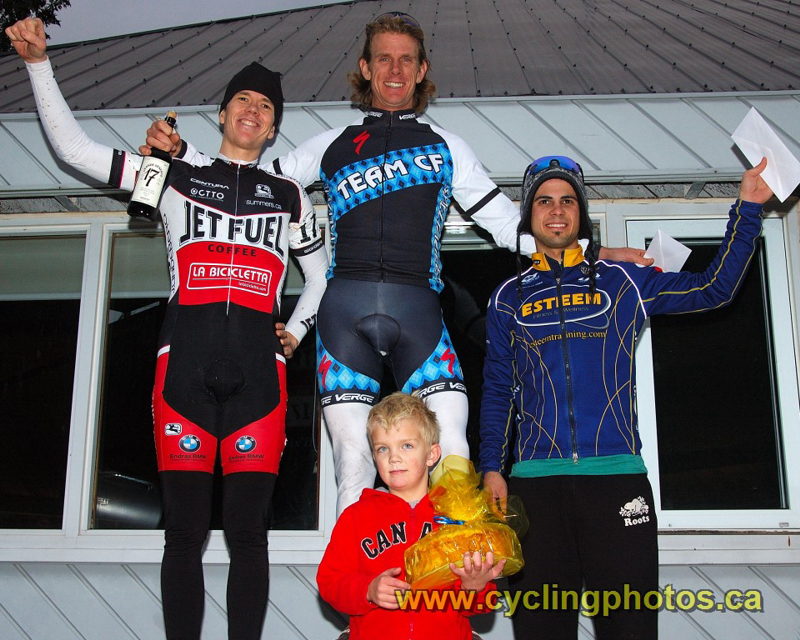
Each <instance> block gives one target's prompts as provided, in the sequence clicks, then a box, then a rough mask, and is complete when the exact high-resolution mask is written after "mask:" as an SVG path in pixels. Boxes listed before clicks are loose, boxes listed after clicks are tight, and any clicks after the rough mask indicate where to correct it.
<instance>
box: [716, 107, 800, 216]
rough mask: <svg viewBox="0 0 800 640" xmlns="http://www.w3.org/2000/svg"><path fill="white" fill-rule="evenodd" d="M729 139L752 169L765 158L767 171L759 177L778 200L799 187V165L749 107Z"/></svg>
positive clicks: (763, 121)
mask: <svg viewBox="0 0 800 640" xmlns="http://www.w3.org/2000/svg"><path fill="white" fill-rule="evenodd" d="M731 138H732V139H733V141H734V142H735V143H736V146H737V147H739V149H741V151H742V153H743V154H744V155H745V157H746V158H747V159H748V160H749V161H750V163H751V164H752V165H753V166H755V165H757V164H758V163H759V162H761V158H764V157H766V159H767V168H766V169H764V173H762V174H761V177H762V178H764V182H766V183H767V185H768V186H769V188H770V189H772V192H773V193H774V194H775V196H776V197H777V198H778V200H780V201H781V202H783V201H784V200H786V198H788V197H789V196H790V195H792V191H794V188H795V187H796V186H797V185H798V184H800V162H798V160H797V158H795V157H794V156H793V155H792V152H791V151H789V149H787V148H786V145H785V144H783V142H782V141H781V139H780V138H779V137H778V136H777V134H776V133H775V132H774V131H773V130H772V128H771V127H770V126H769V125H768V124H767V123H766V121H765V120H764V118H762V117H761V114H760V113H759V112H758V111H756V110H755V109H754V108H752V107H751V108H750V111H748V112H747V115H746V116H745V117H744V120H742V121H741V123H739V126H738V127H736V131H734V132H733V134H732V135H731Z"/></svg>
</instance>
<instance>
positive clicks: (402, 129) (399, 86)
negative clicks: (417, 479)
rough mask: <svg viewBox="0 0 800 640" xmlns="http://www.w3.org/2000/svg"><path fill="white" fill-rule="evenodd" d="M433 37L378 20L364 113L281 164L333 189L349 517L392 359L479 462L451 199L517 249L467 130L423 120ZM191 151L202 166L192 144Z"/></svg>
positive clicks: (328, 374) (400, 378)
mask: <svg viewBox="0 0 800 640" xmlns="http://www.w3.org/2000/svg"><path fill="white" fill-rule="evenodd" d="M423 38H424V34H423V32H422V29H421V28H420V26H419V24H418V23H417V21H416V20H414V19H413V18H412V17H411V16H409V15H407V14H403V13H392V14H385V15H382V16H379V17H378V18H376V19H375V20H374V21H373V22H371V23H369V24H368V25H367V28H366V38H365V42H364V48H363V51H362V54H361V58H360V60H359V68H358V70H357V71H356V72H354V73H352V74H350V80H351V83H352V84H353V86H354V88H355V92H354V94H353V97H352V98H353V101H354V102H355V103H356V104H358V105H360V107H361V108H362V110H363V111H365V117H364V118H363V120H359V121H358V122H357V123H355V124H353V125H351V126H349V127H340V128H337V129H333V130H330V131H327V132H325V133H322V134H320V135H318V136H315V137H314V138H311V139H310V140H308V141H307V142H305V143H303V144H301V145H299V146H298V147H297V148H296V149H295V150H294V151H292V152H291V153H289V154H288V155H287V156H285V157H283V158H280V159H279V160H276V161H275V162H274V163H273V166H272V170H273V171H275V172H276V173H279V174H283V175H288V176H292V177H293V178H294V179H295V180H297V181H299V182H300V183H301V184H303V185H309V184H311V183H313V182H315V181H318V180H321V181H322V183H323V185H324V187H325V193H326V196H327V202H328V213H329V220H330V228H331V242H332V255H331V259H332V260H331V267H330V270H329V272H328V278H329V281H328V289H327V291H326V293H325V296H324V297H323V300H322V303H321V304H320V309H319V321H318V325H317V330H318V331H317V363H318V380H319V387H320V391H321V395H322V407H323V411H324V416H325V422H326V424H327V426H328V429H329V431H330V433H331V439H332V442H333V453H334V460H335V467H336V479H337V483H338V492H339V498H338V503H337V510H338V513H341V512H342V511H343V510H344V509H345V507H347V506H348V505H350V504H352V503H354V502H355V501H356V500H358V498H359V496H360V494H361V491H362V489H364V488H365V487H372V486H373V482H374V479H375V468H374V464H373V462H372V458H371V455H370V448H369V443H368V441H367V437H366V435H365V434H366V423H367V415H368V414H369V411H370V408H371V407H372V405H373V404H374V403H375V401H376V400H377V398H378V396H379V394H380V384H381V378H382V375H383V366H384V363H387V364H388V365H389V366H390V368H391V369H392V371H393V374H394V378H395V381H396V383H397V387H398V388H399V389H400V390H402V391H404V392H406V393H416V394H417V395H419V396H421V397H423V398H424V399H425V401H426V403H427V405H428V406H429V407H430V408H431V409H432V410H433V411H434V412H435V413H436V415H437V418H438V420H439V423H440V425H441V440H440V443H441V446H442V457H443V458H444V457H446V456H447V455H449V454H457V455H460V456H463V457H467V458H468V457H469V447H468V444H467V439H466V426H467V417H468V403H467V397H466V389H465V386H464V380H463V374H462V372H461V366H460V364H459V361H458V358H457V356H456V353H455V350H454V349H453V345H452V343H451V341H450V336H449V334H448V332H447V329H446V327H445V326H444V322H443V320H442V311H441V305H440V302H439V292H440V291H441V289H442V280H441V259H440V248H441V237H442V232H443V229H444V222H445V218H446V216H447V211H448V209H449V206H450V199H451V198H454V199H455V200H456V201H457V202H458V203H459V205H460V206H461V207H462V209H463V210H464V211H466V212H467V214H468V215H469V216H470V217H471V218H472V219H473V220H474V221H475V222H477V223H478V224H479V225H481V226H482V227H484V228H485V229H487V230H488V231H489V232H491V234H492V235H493V237H494V239H495V241H496V242H497V244H499V245H501V246H504V247H506V248H509V249H512V250H514V249H515V248H516V241H517V234H516V227H517V224H518V223H519V211H518V209H517V208H516V207H515V206H514V205H513V203H512V202H511V201H510V200H509V199H508V198H506V197H505V196H504V195H503V194H502V193H501V191H500V189H499V188H498V187H497V185H495V184H494V183H493V182H492V181H491V180H490V179H489V177H488V175H487V174H486V171H485V170H484V169H483V167H482V165H481V164H480V162H479V160H478V159H477V157H476V156H475V154H474V153H473V152H472V150H471V149H470V148H469V147H468V146H467V144H466V143H465V142H464V141H463V140H462V139H461V138H459V137H458V136H456V135H454V134H452V133H449V132H447V131H444V130H443V129H441V128H439V127H437V126H435V125H433V124H430V123H428V122H426V121H425V120H424V118H422V117H421V114H422V112H423V111H425V109H426V108H427V105H428V100H429V98H430V97H431V96H432V95H433V94H434V92H435V87H434V85H433V83H432V82H431V81H430V80H429V79H428V78H427V72H428V67H429V64H428V60H427V55H426V52H425V46H424V40H423ZM160 127H163V124H156V125H154V126H153V127H151V128H150V130H149V131H148V138H147V143H148V144H152V145H154V146H157V147H159V148H162V149H164V150H168V151H173V152H174V150H175V147H176V146H177V145H178V142H179V138H177V136H173V138H172V139H167V137H166V136H164V135H162V134H159V128H160ZM140 150H141V151H142V152H143V153H146V148H142V147H140ZM179 155H182V157H183V158H184V159H186V160H187V161H189V162H204V159H203V157H202V154H197V153H196V152H195V150H194V149H193V148H192V147H191V146H190V145H184V146H183V147H181V148H180V152H179ZM523 243H524V244H525V245H526V246H525V247H524V250H525V251H533V250H534V249H535V242H534V241H533V240H532V238H530V237H527V238H523Z"/></svg>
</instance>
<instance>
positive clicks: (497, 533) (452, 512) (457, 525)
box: [405, 455, 528, 590]
mask: <svg viewBox="0 0 800 640" xmlns="http://www.w3.org/2000/svg"><path fill="white" fill-rule="evenodd" d="M479 483H480V474H478V473H477V472H476V471H475V468H474V467H473V465H472V462H470V461H469V460H467V459H465V458H462V457H461V456H455V455H451V456H447V458H445V459H444V460H443V461H442V463H441V464H440V465H439V467H437V469H436V470H435V471H434V473H433V474H432V475H431V489H430V492H429V494H428V495H429V496H430V499H431V502H432V503H433V508H434V511H435V514H436V515H435V517H434V522H435V523H437V524H439V525H441V526H440V527H439V528H437V529H436V530H435V531H433V532H431V533H429V534H428V535H426V536H425V537H424V538H422V539H421V540H419V541H418V542H416V543H414V544H413V545H411V546H410V547H409V548H408V549H406V552H405V569H406V581H407V582H408V583H409V584H410V585H411V588H412V589H413V590H419V589H425V590H426V589H442V588H446V587H448V586H450V585H452V584H454V583H455V582H456V580H457V579H458V576H456V575H455V574H454V573H453V572H452V571H451V570H450V563H451V562H452V563H453V564H455V565H457V566H459V567H463V566H464V554H465V553H466V552H468V551H469V552H473V551H480V552H481V555H482V556H484V557H485V556H486V554H487V553H488V552H489V551H491V552H492V553H493V554H494V562H495V564H496V563H498V562H499V561H500V560H501V559H503V558H505V559H506V565H505V567H504V568H503V572H502V574H501V575H502V576H510V575H511V574H514V573H516V572H517V571H519V570H520V569H521V568H522V566H523V564H524V562H523V559H522V548H521V547H520V543H519V536H522V535H523V534H524V533H525V531H526V530H527V528H528V521H527V518H526V517H525V512H524V509H523V508H522V503H521V502H520V500H519V499H518V498H517V497H516V496H509V497H508V499H507V500H505V501H503V504H500V505H498V504H495V503H494V501H493V500H492V498H491V495H490V494H489V493H487V492H485V491H483V490H481V489H479V488H478V485H479Z"/></svg>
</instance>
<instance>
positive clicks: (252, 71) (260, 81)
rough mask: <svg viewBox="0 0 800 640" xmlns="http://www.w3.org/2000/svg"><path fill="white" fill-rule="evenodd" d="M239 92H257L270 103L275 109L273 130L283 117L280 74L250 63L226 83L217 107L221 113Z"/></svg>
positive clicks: (255, 63) (256, 63)
mask: <svg viewBox="0 0 800 640" xmlns="http://www.w3.org/2000/svg"><path fill="white" fill-rule="evenodd" d="M239 91H257V92H258V93H261V94H263V95H265V96H267V98H269V99H270V100H271V101H272V105H273V106H274V107H275V128H276V129H277V128H278V125H279V124H280V121H281V116H282V115H283V90H282V89H281V74H280V73H278V72H277V71H270V70H269V69H267V68H266V67H265V66H263V65H260V64H258V62H251V63H250V64H249V65H248V66H246V67H245V68H244V69H242V70H241V71H240V72H239V73H237V74H236V75H235V76H233V78H231V81H230V82H229V83H228V87H227V88H226V89H225V95H224V96H223V98H222V102H221V103H220V105H219V110H220V111H222V110H223V109H224V108H225V107H227V106H228V103H229V102H230V101H231V99H232V98H233V96H235V95H236V94H237V93H238V92H239Z"/></svg>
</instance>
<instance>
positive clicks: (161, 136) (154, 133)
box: [139, 120, 181, 157]
mask: <svg viewBox="0 0 800 640" xmlns="http://www.w3.org/2000/svg"><path fill="white" fill-rule="evenodd" d="M153 149H156V150H159V151H164V152H166V153H168V154H169V155H171V156H173V157H174V156H175V155H176V154H177V153H178V151H180V149H181V137H180V135H179V134H178V133H177V132H176V131H175V129H173V128H172V127H170V126H169V125H168V124H167V123H166V122H165V121H163V120H156V121H155V122H153V124H151V125H150V128H149V129H148V130H147V142H146V144H143V145H142V146H141V147H139V153H140V154H141V155H143V156H149V155H150V154H151V153H152V150H153Z"/></svg>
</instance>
